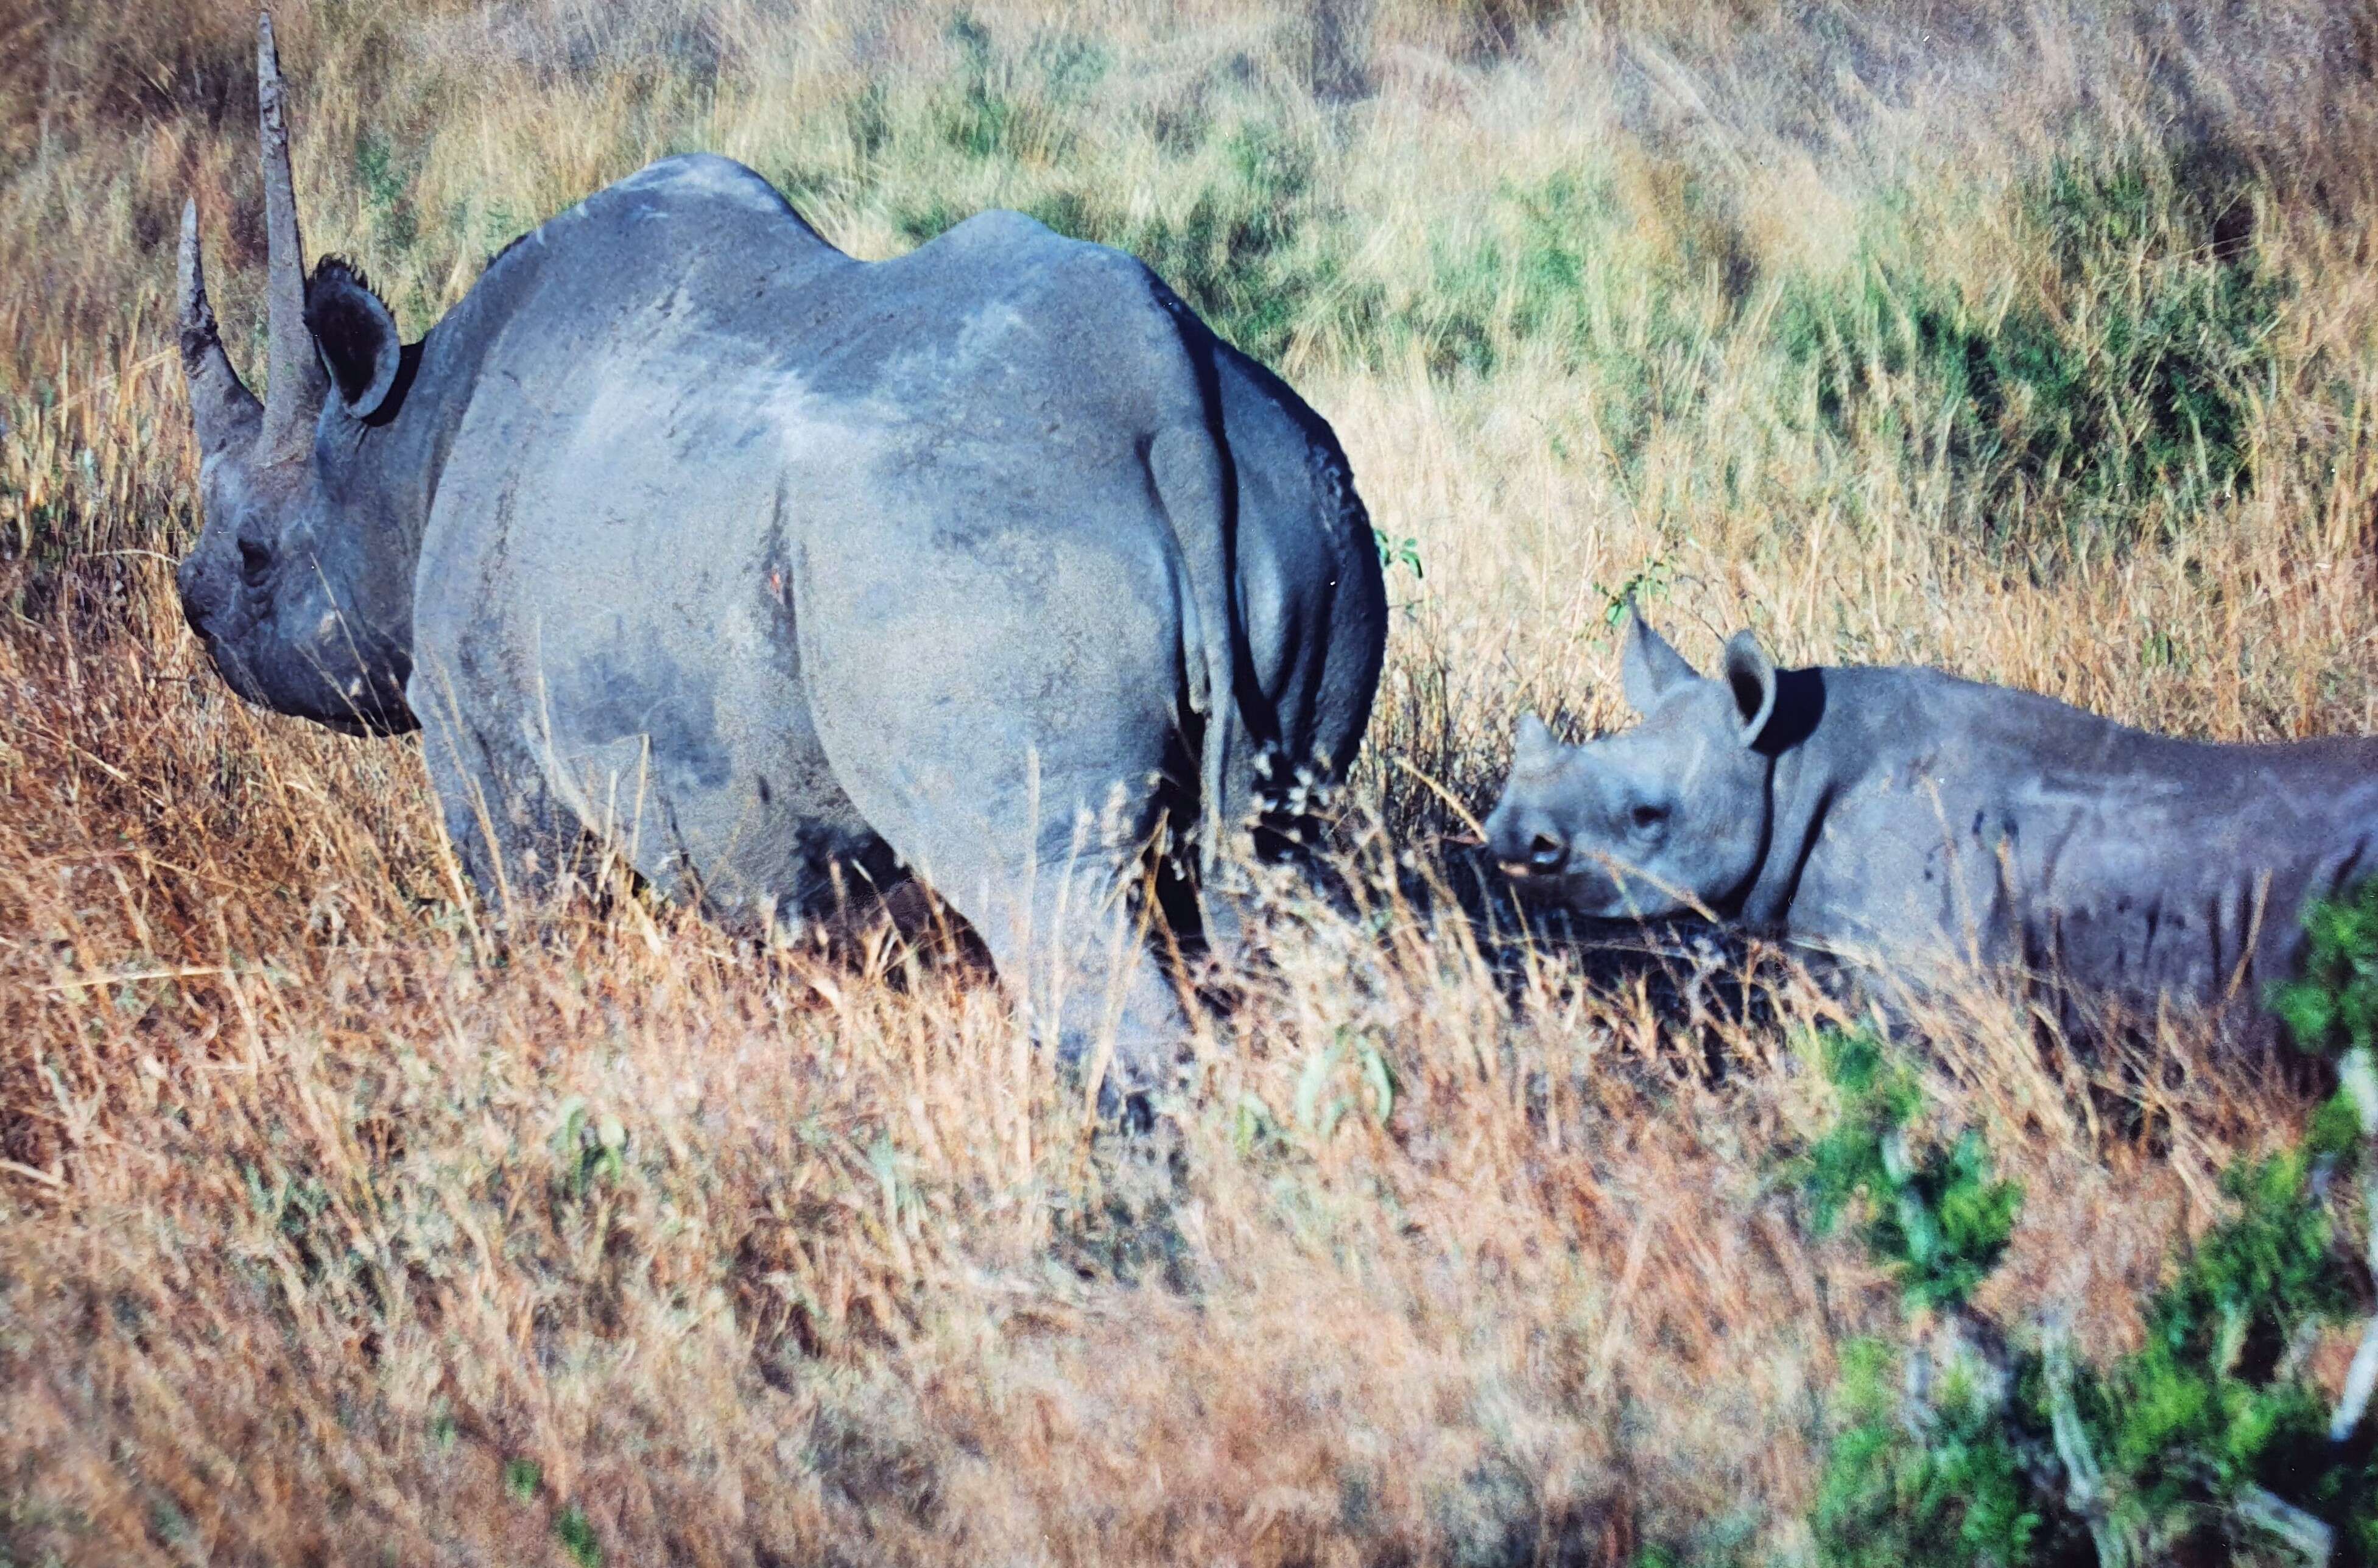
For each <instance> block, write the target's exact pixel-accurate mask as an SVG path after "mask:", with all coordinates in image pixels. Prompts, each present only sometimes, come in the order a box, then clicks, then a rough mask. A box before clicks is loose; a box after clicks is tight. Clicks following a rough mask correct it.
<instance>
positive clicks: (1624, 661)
mask: <svg viewBox="0 0 2378 1568" xmlns="http://www.w3.org/2000/svg"><path fill="white" fill-rule="evenodd" d="M1700 678H1701V676H1700V672H1699V670H1697V669H1695V668H1693V667H1692V665H1690V664H1687V663H1686V662H1685V656H1684V655H1683V654H1682V653H1679V652H1676V651H1675V649H1674V648H1671V647H1669V646H1668V643H1667V640H1666V639H1665V638H1663V637H1662V636H1661V635H1660V634H1659V633H1658V632H1656V631H1653V630H1652V629H1651V622H1649V621H1647V620H1645V619H1644V618H1643V617H1642V616H1641V615H1639V614H1638V613H1637V612H1636V611H1635V610H1634V609H1633V608H1632V607H1630V608H1629V609H1628V611H1627V652H1625V653H1623V654H1621V655H1620V657H1619V660H1618V680H1619V685H1620V686H1621V687H1623V688H1625V690H1626V692H1627V701H1628V702H1629V703H1630V704H1632V705H1633V707H1634V709H1635V711H1636V712H1639V713H1649V712H1651V710H1652V709H1654V708H1656V707H1658V706H1659V705H1660V699H1662V698H1663V697H1665V696H1666V695H1668V693H1670V692H1671V691H1674V690H1675V689H1676V688H1678V687H1680V686H1684V685H1686V684H1687V683H1688V682H1691V681H1697V680H1699V679H1700Z"/></svg>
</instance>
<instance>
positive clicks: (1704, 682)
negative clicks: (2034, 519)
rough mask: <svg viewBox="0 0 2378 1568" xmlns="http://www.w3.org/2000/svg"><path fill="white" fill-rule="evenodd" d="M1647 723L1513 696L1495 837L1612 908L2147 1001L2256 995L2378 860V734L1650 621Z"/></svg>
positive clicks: (1595, 907) (1637, 641)
mask: <svg viewBox="0 0 2378 1568" xmlns="http://www.w3.org/2000/svg"><path fill="white" fill-rule="evenodd" d="M1626 680H1627V695H1628V698H1629V700H1630V701H1632V702H1633V703H1634V705H1635V706H1636V707H1637V709H1638V710H1639V712H1641V713H1642V715H1643V718H1642V723H1641V724H1638V725H1637V726H1636V727H1635V728H1633V729H1631V730H1627V731H1625V732H1623V733H1621V734H1618V735H1615V736H1609V737H1606V738H1604V739H1601V740H1596V741H1592V742H1590V743H1588V744H1586V745H1582V746H1575V747H1564V746H1562V745H1560V744H1559V743H1558V742H1557V741H1555V739H1554V738H1553V736H1552V735H1551V733H1550V731H1549V730H1547V729H1546V728H1545V727H1544V725H1543V723H1542V721H1540V720H1538V719H1535V718H1534V717H1532V716H1530V717H1529V718H1527V719H1524V720H1522V721H1521V724H1520V730H1519V748H1518V753H1517V755H1516V757H1515V759H1514V764H1513V769H1512V773H1511V777H1510V780H1509V782H1508V784H1507V785H1506V786H1505V789H1504V792H1503V797H1502V800H1501V801H1500V803H1498V804H1497V805H1496V806H1495V810H1494V813H1493V815H1492V816H1491V817H1490V818H1489V819H1488V820H1487V822H1486V829H1487V833H1488V839H1489V843H1490V845H1491V847H1492V849H1493V851H1494V853H1495V856H1497V857H1498V858H1499V859H1501V860H1502V861H1503V862H1504V864H1505V865H1506V866H1507V868H1509V869H1511V870H1512V871H1513V872H1514V873H1515V874H1517V875H1519V876H1521V877H1523V878H1525V879H1526V881H1525V882H1524V884H1523V885H1524V886H1526V887H1528V888H1530V889H1531V890H1532V891H1538V892H1543V893H1544V894H1545V895H1546V896H1548V897H1552V898H1555V899H1557V900H1558V901H1559V902H1561V903H1563V904H1567V905H1568V906H1569V907H1571V908H1573V909H1575V910H1577V911H1578V912H1579V913H1581V914H1584V915H1588V916H1604V917H1626V916H1641V917H1651V916H1662V915H1669V914H1677V913H1682V912H1686V911H1688V910H1699V911H1701V912H1704V913H1708V914H1711V915H1714V916H1718V917H1720V918H1724V919H1733V920H1738V921H1741V922H1743V923H1745V924H1747V925H1748V926H1750V927H1752V928H1758V929H1761V930H1764V931H1767V932H1769V933H1771V934H1774V935H1778V936H1782V937H1786V938H1790V939H1794V940H1802V941H1807V942H1810V943H1814V944H1816V945H1819V946H1820V947H1823V948H1826V949H1829V950H1832V951H1833V952H1839V953H1843V954H1845V955H1848V956H1851V957H1854V958H1863V959H1865V960H1867V961H1868V962H1870V963H1873V964H1878V965H1880V966H1881V967H1883V968H1886V969H1888V970H1891V971H1892V972H1894V973H1896V974H1899V975H1901V976H1904V977H1907V978H1910V979H1913V980H1916V981H1917V982H1918V983H1929V982H1931V981H1934V980H1938V979H1942V978H1946V977H1947V974H1948V972H1950V971H1952V970H1953V969H1955V968H1958V967H1962V966H1966V965H1974V964H1980V965H1988V966H1998V965H2020V966H2022V967H2024V968H2025V969H2027V970H2029V971H2031V972H2033V973H2035V974H2039V975H2043V976H2060V977H2061V978H2062V979H2063V980H2064V981H2066V982H2069V983H2070V985H2071V986H2072V987H2073V988H2074V989H2076V990H2078V991H2080V992H2082V993H2084V995H2085V994H2087V993H2097V994H2099V995H2101V996H2111V997H2115V998H2119V999H2124V1000H2126V1001H2129V1002H2132V1003H2151V1002H2152V1001H2153V1000H2155V999H2158V998H2169V999H2176V1000H2180V1001H2185V1002H2192V1003H2235V1004H2238V1012H2239V1015H2240V1022H2241V1023H2246V1024H2247V1026H2248V1027H2249V1028H2250V1029H2252V1030H2253V1031H2255V1032H2257V1033H2261V1032H2264V1028H2265V1025H2264V1023H2260V1022H2255V1020H2257V1019H2258V1018H2259V1015H2258V1014H2257V1013H2256V1012H2255V1011H2254V1010H2255V1009H2256V1007H2257V1006H2258V1004H2259V1003H2260V1000H2261V999H2262V995H2263V992H2264V987H2265V986H2266V985H2267V984H2268V983H2269V982H2271V981H2274V980H2277V979H2282V978H2285V977H2287V976H2288V975H2289V974H2291V973H2292V972H2293V970H2294V968H2295V965H2296V964H2297V963H2298V962H2299V961H2300V952H2301V948H2302V932H2301V928H2300V915H2301V912H2302V910H2303V908H2304V906H2305V904H2307V903H2308V902H2310V901H2312V900H2313V899H2317V898H2320V897H2324V896H2327V895H2329V894H2332V893H2334V892H2337V891H2338V890H2339V889H2340V888H2342V887H2344V886H2346V885H2348V884H2349V883H2350V882H2351V881H2353V880H2356V879H2358V878H2360V877H2364V876H2368V875H2370V874H2372V872H2378V740H2366V739H2336V740H2313V741H2304V742H2300V743H2297V744H2294V745H2286V746H2219V745H2212V744H2206V743H2202V742H2196V741H2187V740H2178V739H2173V738H2171V737H2168V736H2159V735H2151V734H2148V733H2146V732H2144V731H2141V730H2135V729H2130V728H2127V727H2125V726H2123V725H2121V724H2115V723H2113V722H2111V721H2110V720H2107V719H2102V718H2098V717H2096V715H2094V714H2091V713H2086V712H2082V711H2080V710H2079V709H2076V708H2072V707H2068V706H2066V705H2065V704H2063V703H2061V702H2057V701H2053V700H2049V699H2048V698H2045V697H2039V696H2036V695H2034V694H2032V693H2029V692H2024V691H2012V690H2008V689H2006V688H2000V687H1992V686H1983V685H1977V684H1976V683H1974V682H1972V681H1966V680H1960V679H1957V678H1956V677H1954V676H1948V675H1944V674H1941V673H1940V672H1939V671H1937V670H1928V669H1911V668H1875V667H1860V668H1848V669H1804V670H1790V671H1781V672H1779V671H1777V670H1775V669H1774V668H1773V667H1772V665H1771V664H1769V663H1768V661H1767V658H1766V655H1765V654H1764V653H1762V652H1759V648H1758V645H1757V643H1756V642H1755V640H1752V639H1751V637H1750V635H1749V634H1748V633H1747V632H1745V633H1741V634H1739V635H1737V636H1736V637H1735V640H1733V642H1731V643H1729V644H1728V645H1727V649H1726V654H1725V660H1724V664H1723V669H1722V670H1721V672H1720V673H1719V675H1718V676H1715V677H1712V678H1707V679H1704V678H1703V677H1701V676H1699V674H1698V673H1696V672H1695V671H1694V670H1693V669H1692V668H1691V666H1690V665H1688V664H1686V662H1685V661H1684V660H1683V659H1682V658H1681V657H1679V656H1678V655H1677V654H1676V653H1675V651H1674V650H1672V649H1670V648H1669V647H1668V645H1667V644H1666V643H1665V642H1663V641H1662V640H1660V638H1659V636H1658V634H1657V633H1655V632H1653V631H1652V630H1651V628H1649V627H1647V626H1645V625H1643V624H1642V622H1640V621H1639V620H1638V621H1636V622H1635V623H1634V624H1633V625H1632V627H1631V628H1630V629H1629V633H1628V647H1627V655H1626Z"/></svg>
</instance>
